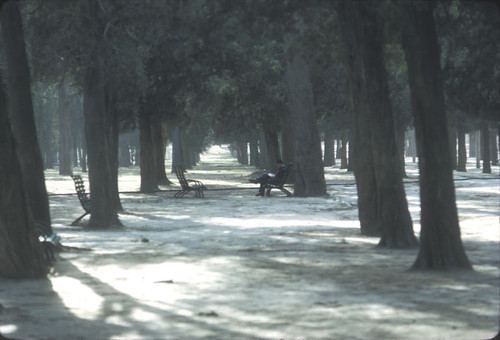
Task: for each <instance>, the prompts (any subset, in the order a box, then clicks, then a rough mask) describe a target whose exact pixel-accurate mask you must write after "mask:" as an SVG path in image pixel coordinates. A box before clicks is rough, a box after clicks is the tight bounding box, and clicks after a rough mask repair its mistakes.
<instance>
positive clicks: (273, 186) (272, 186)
mask: <svg viewBox="0 0 500 340" xmlns="http://www.w3.org/2000/svg"><path fill="white" fill-rule="evenodd" d="M292 165H293V163H289V164H288V165H287V166H286V170H285V172H284V173H283V175H282V177H281V179H280V181H279V183H274V184H273V183H266V185H265V186H264V188H265V190H266V197H269V196H271V190H272V189H279V190H281V191H282V192H283V193H285V194H286V195H287V196H288V197H292V196H293V194H292V193H291V192H290V191H288V190H287V189H285V188H284V185H285V182H286V179H287V177H288V174H289V173H290V169H291V168H292Z"/></svg>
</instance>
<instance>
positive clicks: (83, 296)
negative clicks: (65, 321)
mask: <svg viewBox="0 0 500 340" xmlns="http://www.w3.org/2000/svg"><path fill="white" fill-rule="evenodd" d="M51 281H52V285H53V287H54V290H55V291H56V292H57V294H58V295H59V297H60V299H61V300H62V302H63V303H64V305H65V306H66V308H68V309H70V310H71V311H72V312H73V313H74V314H75V315H76V316H78V317H79V318H82V319H88V320H95V319H96V318H98V315H99V311H100V309H101V307H102V304H103V302H104V298H103V297H102V296H100V295H99V294H97V293H96V292H95V291H94V290H93V289H92V288H90V287H89V286H88V285H86V284H84V283H83V282H81V281H80V280H77V279H74V278H71V277H66V276H61V277H53V278H52V279H51Z"/></svg>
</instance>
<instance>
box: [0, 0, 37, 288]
mask: <svg viewBox="0 0 500 340" xmlns="http://www.w3.org/2000/svg"><path fill="white" fill-rule="evenodd" d="M11 4H12V3H11ZM14 4H15V3H14ZM0 10H1V7H0ZM15 145H16V142H15V141H14V137H13V136H12V131H11V127H10V122H9V119H8V114H7V107H6V97H5V94H4V91H3V83H2V79H1V74H0V159H1V160H2V161H1V162H0V188H2V189H1V190H0V277H5V278H12V279H37V278H43V277H45V276H46V274H47V266H46V265H45V263H44V261H43V254H42V251H41V249H40V243H39V242H38V237H37V235H36V233H35V228H34V227H33V215H32V214H31V210H30V208H29V205H28V204H27V201H26V196H25V193H24V186H23V179H22V171H21V166H20V164H19V161H18V158H17V153H16V149H15Z"/></svg>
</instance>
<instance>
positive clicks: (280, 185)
mask: <svg viewBox="0 0 500 340" xmlns="http://www.w3.org/2000/svg"><path fill="white" fill-rule="evenodd" d="M291 168H292V163H288V165H287V166H286V170H285V171H283V173H282V175H281V177H280V178H279V180H280V181H279V182H278V183H275V184H274V185H275V186H277V187H283V185H285V182H286V179H287V177H288V174H289V173H290V169H291Z"/></svg>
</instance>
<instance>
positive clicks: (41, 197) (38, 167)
mask: <svg viewBox="0 0 500 340" xmlns="http://www.w3.org/2000/svg"><path fill="white" fill-rule="evenodd" d="M0 14H1V17H0V20H1V25H2V37H3V43H4V50H5V59H6V65H7V84H8V97H9V112H10V121H11V124H12V130H13V133H14V136H15V139H16V143H17V153H18V157H19V162H20V165H21V171H22V173H23V176H22V179H23V181H24V188H25V191H26V198H27V201H28V203H29V205H30V209H31V211H32V214H33V218H34V219H35V220H37V221H40V222H42V223H44V224H45V225H47V226H48V227H50V226H51V221H50V210H49V199H48V196H47V189H46V187H45V177H44V174H43V162H42V156H41V153H40V147H39V145H38V139H37V134H36V128H35V118H34V113H33V101H32V97H31V87H30V73H29V68H28V60H27V56H26V50H25V44H24V34H23V28H22V21H21V14H20V12H19V9H18V7H17V3H16V2H14V1H8V2H7V3H5V4H4V5H3V7H2V10H1V13H0ZM50 228H51V227H50Z"/></svg>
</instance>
